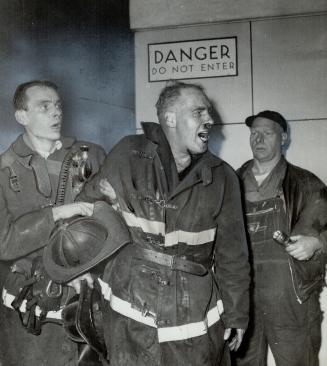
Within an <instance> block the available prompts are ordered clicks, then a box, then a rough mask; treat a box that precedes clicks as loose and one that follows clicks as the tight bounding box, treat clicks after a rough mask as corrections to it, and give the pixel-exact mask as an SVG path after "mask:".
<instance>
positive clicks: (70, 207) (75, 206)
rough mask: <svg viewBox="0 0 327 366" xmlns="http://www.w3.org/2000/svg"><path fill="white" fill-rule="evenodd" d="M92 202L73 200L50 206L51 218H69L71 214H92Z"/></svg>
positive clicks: (55, 219) (56, 219)
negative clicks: (73, 201)
mask: <svg viewBox="0 0 327 366" xmlns="http://www.w3.org/2000/svg"><path fill="white" fill-rule="evenodd" d="M93 209H94V203H89V202H75V203H69V204H67V205H62V206H57V207H53V208H52V215H53V220H54V221H55V222H56V221H58V220H61V219H69V218H71V217H73V216H77V215H80V216H92V214H93Z"/></svg>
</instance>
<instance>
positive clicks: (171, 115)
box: [82, 83, 249, 366]
mask: <svg viewBox="0 0 327 366" xmlns="http://www.w3.org/2000/svg"><path fill="white" fill-rule="evenodd" d="M156 106H157V114H158V119H159V122H160V124H156V123H143V129H144V134H143V135H138V136H128V137H126V138H124V139H123V140H122V141H120V142H119V143H118V144H117V145H116V146H115V147H114V148H113V150H112V151H111V152H110V153H109V155H108V156H107V158H106V160H105V162H104V164H103V166H102V168H101V170H100V172H99V174H98V175H96V176H95V177H94V179H92V180H91V181H90V182H88V183H87V184H86V185H85V189H84V193H83V194H82V198H85V199H86V198H87V197H88V198H92V199H95V200H99V199H105V198H106V199H107V200H109V201H110V202H111V204H112V205H113V207H115V208H116V209H117V210H118V211H119V212H120V213H121V215H122V217H123V218H124V219H125V222H126V224H127V225H128V227H129V229H130V232H131V235H132V238H133V244H132V245H130V246H128V247H125V248H123V249H122V250H121V251H120V252H119V253H118V255H117V257H116V258H115V259H114V260H113V261H111V262H109V264H108V265H107V267H106V270H105V272H104V275H103V279H102V280H100V283H101V286H102V291H103V295H104V298H105V302H106V311H105V313H104V333H105V339H106V345H107V348H108V354H109V355H110V361H111V362H112V364H113V365H116V366H119V365H121V366H137V365H139V366H141V365H142V366H143V365H149V366H154V365H167V366H168V365H179V366H192V365H194V366H196V365H202V366H217V365H220V364H221V362H222V360H223V359H224V362H226V363H225V364H228V363H229V361H228V359H229V355H228V352H225V351H226V348H227V350H228V346H227V347H225V344H226V340H229V346H230V348H231V349H237V348H238V347H239V345H240V343H241V341H242V338H243V334H244V331H245V329H246V327H247V323H248V285H249V264H248V255H247V245H246V238H245V231H244V224H243V216H242V210H241V201H240V192H239V184H238V180H237V177H236V175H235V173H234V172H233V170H232V169H231V168H230V167H229V166H228V165H227V164H226V163H225V162H223V161H222V160H220V159H219V158H217V157H216V156H214V155H212V154H211V153H210V152H209V151H208V150H207V147H208V138H209V131H210V128H211V127H212V125H213V119H212V117H211V104H210V102H209V100H208V98H207V96H206V95H205V93H204V91H203V89H202V88H201V87H200V86H198V85H194V84H184V83H175V84H172V85H170V86H167V87H166V88H164V89H163V90H162V92H161V94H160V97H159V100H158V102H157V105H156ZM225 354H226V355H227V356H226V357H227V359H226V358H225V356H224V355H225Z"/></svg>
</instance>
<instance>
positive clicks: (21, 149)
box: [11, 135, 76, 168]
mask: <svg viewBox="0 0 327 366" xmlns="http://www.w3.org/2000/svg"><path fill="white" fill-rule="evenodd" d="M60 141H61V142H62V148H63V149H66V150H67V149H69V148H70V147H71V146H72V145H73V144H74V142H75V141H76V140H75V138H72V137H62V138H61V139H60ZM11 147H12V150H13V151H14V153H15V154H16V155H17V156H18V160H19V161H20V163H22V164H23V165H24V166H25V167H27V168H28V167H29V166H30V161H31V159H32V157H33V155H35V154H36V152H35V151H34V150H32V149H31V148H30V147H29V146H27V145H26V143H25V141H24V139H23V135H20V136H18V138H17V139H16V141H14V142H13V143H12V145H11Z"/></svg>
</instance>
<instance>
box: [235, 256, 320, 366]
mask: <svg viewBox="0 0 327 366" xmlns="http://www.w3.org/2000/svg"><path fill="white" fill-rule="evenodd" d="M255 272H256V275H257V276H255V281H254V282H255V284H254V289H253V292H252V314H251V318H250V324H249V328H248V330H247V332H246V334H245V338H244V342H243V344H242V346H241V348H240V350H239V352H237V354H236V357H235V359H234V364H235V365H237V366H264V365H266V364H267V361H266V358H267V350H268V345H269V347H270V348H271V351H272V354H273V356H274V359H275V361H276V365H277V366H318V365H319V361H318V353H319V349H320V345H321V319H322V316H321V311H320V304H319V294H318V293H313V294H312V295H311V297H310V298H309V299H308V300H307V301H306V302H304V303H303V304H300V303H299V302H298V301H297V300H296V297H295V294H294V291H293V285H292V280H291V276H290V271H289V268H288V263H287V262H286V263H285V262H284V263H278V261H276V263H261V264H257V265H256V266H255ZM256 278H257V279H256ZM258 278H260V279H258Z"/></svg>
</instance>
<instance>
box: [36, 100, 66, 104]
mask: <svg viewBox="0 0 327 366" xmlns="http://www.w3.org/2000/svg"><path fill="white" fill-rule="evenodd" d="M52 102H53V103H54V104H57V103H61V100H60V99H58V100H55V101H53V100H52V99H39V100H37V101H36V104H45V103H52Z"/></svg>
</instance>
